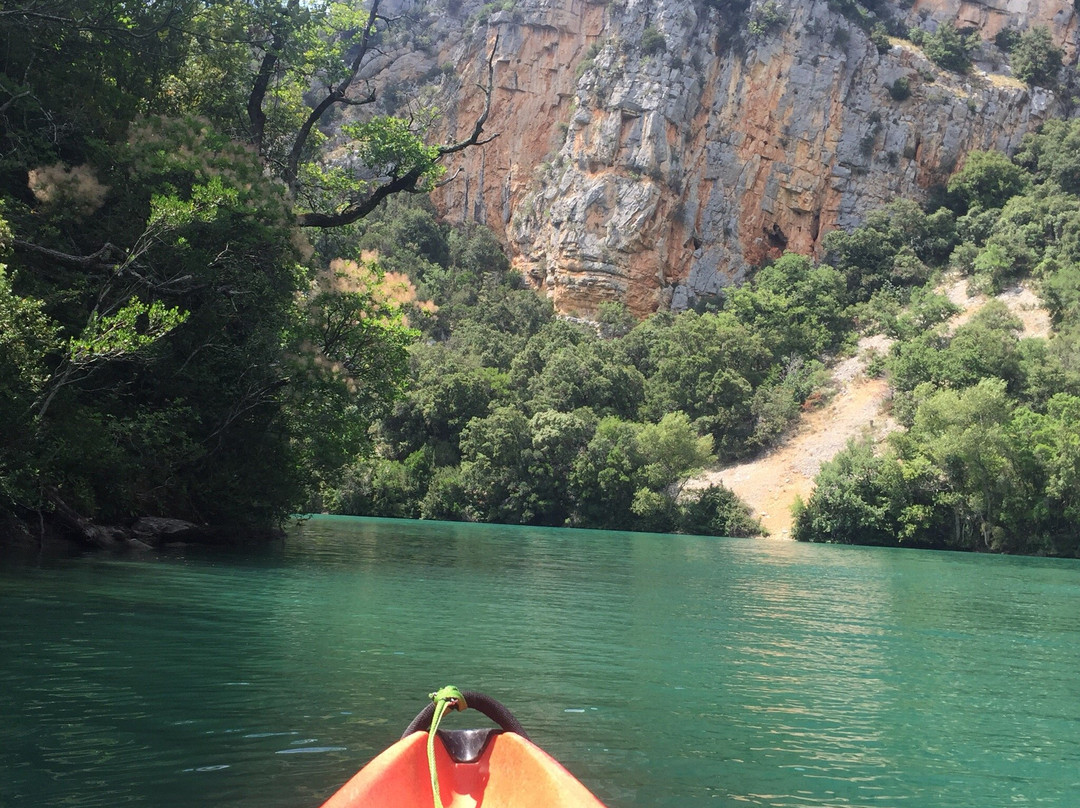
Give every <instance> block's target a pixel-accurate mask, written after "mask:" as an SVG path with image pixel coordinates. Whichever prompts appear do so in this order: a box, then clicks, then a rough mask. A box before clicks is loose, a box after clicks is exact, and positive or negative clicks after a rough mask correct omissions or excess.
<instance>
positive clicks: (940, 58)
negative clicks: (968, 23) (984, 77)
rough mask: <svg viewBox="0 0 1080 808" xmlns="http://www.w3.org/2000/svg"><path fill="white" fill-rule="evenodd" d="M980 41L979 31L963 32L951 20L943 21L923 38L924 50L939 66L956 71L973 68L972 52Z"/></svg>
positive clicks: (965, 70) (962, 71) (963, 71)
mask: <svg viewBox="0 0 1080 808" xmlns="http://www.w3.org/2000/svg"><path fill="white" fill-rule="evenodd" d="M978 43H979V35H978V33H977V32H975V33H971V32H963V31H960V30H958V29H957V28H956V26H955V25H954V24H953V23H951V22H943V23H941V24H940V25H939V26H938V27H937V30H936V31H934V32H933V33H931V34H927V35H926V36H925V38H924V39H923V50H924V51H925V52H926V55H927V56H929V57H930V59H931V61H933V62H934V63H935V64H937V65H938V66H939V67H943V68H945V69H946V70H951V71H953V72H954V73H966V72H967V71H968V70H969V69H970V68H971V52H972V51H973V50H975V48H976V46H977V45H978Z"/></svg>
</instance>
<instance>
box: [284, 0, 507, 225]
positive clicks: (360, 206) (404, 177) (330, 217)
mask: <svg viewBox="0 0 1080 808" xmlns="http://www.w3.org/2000/svg"><path fill="white" fill-rule="evenodd" d="M375 4H376V5H378V0H376V3H375ZM498 46H499V37H498V35H496V37H495V41H494V43H493V44H492V47H491V54H490V55H489V56H488V61H487V66H488V70H487V84H486V85H485V86H483V87H482V89H483V91H484V96H485V103H484V110H483V112H481V113H480V116H479V117H478V118H477V119H476V123H475V124H474V125H473V131H472V133H471V134H470V135H469V137H467V138H466V139H465V140H462V141H459V142H457V143H450V144H446V145H443V146H439V147H437V152H438V154H437V156H436V158H435V159H436V160H440V159H442V158H443V157H444V156H445V155H447V154H455V153H457V152H460V151H464V150H465V149H467V148H469V147H470V146H482V145H483V144H485V143H490V142H491V141H492V140H494V139H495V138H496V137H498V135H497V134H495V135H492V136H491V137H488V138H484V137H482V136H483V133H484V125H485V124H486V123H487V119H488V116H489V115H490V114H491V96H492V93H493V91H494V87H495V51H496V49H497V48H498ZM427 171H428V169H427V167H424V166H418V167H416V168H414V169H412V170H411V171H408V172H406V173H404V174H401V175H399V176H392V177H391V178H390V179H389V181H387V182H386V183H384V184H383V185H380V186H379V187H378V188H376V189H375V190H374V191H373V192H372V193H371V194H370V195H368V196H367V197H365V198H364V199H362V200H360V201H358V202H352V203H350V204H349V205H347V206H346V207H345V208H344V209H342V210H339V211H336V212H334V213H318V212H309V213H301V214H299V215H298V216H297V221H298V223H299V225H300V226H301V227H341V226H343V225H347V224H352V223H353V222H357V221H359V220H360V219H363V218H364V217H365V216H367V215H368V214H369V213H371V212H372V211H373V210H375V208H377V207H378V206H379V203H381V202H382V201H383V200H384V199H386V198H387V197H388V196H392V195H393V194H397V193H420V192H421V191H426V190H428V189H427V188H421V187H419V185H418V184H419V183H420V181H421V179H422V178H423V177H424V175H425V174H426V173H427Z"/></svg>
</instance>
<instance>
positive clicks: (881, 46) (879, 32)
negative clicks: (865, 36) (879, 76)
mask: <svg viewBox="0 0 1080 808" xmlns="http://www.w3.org/2000/svg"><path fill="white" fill-rule="evenodd" d="M870 41H871V42H873V43H874V47H875V48H877V52H878V53H888V52H889V49H890V48H891V47H892V43H891V42H890V41H889V29H888V28H886V27H885V23H883V22H878V23H874V27H873V28H871V29H870Z"/></svg>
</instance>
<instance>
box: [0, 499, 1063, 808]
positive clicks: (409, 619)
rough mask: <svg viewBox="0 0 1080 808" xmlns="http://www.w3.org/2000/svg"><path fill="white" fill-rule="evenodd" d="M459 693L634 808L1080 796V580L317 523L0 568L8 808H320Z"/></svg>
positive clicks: (859, 555)
mask: <svg viewBox="0 0 1080 808" xmlns="http://www.w3.org/2000/svg"><path fill="white" fill-rule="evenodd" d="M447 683H454V684H457V685H459V686H461V687H465V688H470V689H476V690H484V691H486V692H488V693H490V694H491V695H493V696H495V697H496V698H499V699H500V700H502V701H504V702H505V703H506V704H507V705H508V706H510V707H511V709H513V710H514V712H515V713H516V714H517V715H518V717H519V718H520V719H521V721H522V723H523V724H524V725H525V726H526V727H527V728H528V729H529V731H530V733H531V734H532V736H533V738H534V739H535V740H536V741H537V742H539V743H540V744H541V745H542V746H544V747H545V748H547V749H548V750H549V751H550V752H552V753H553V754H554V755H555V756H556V757H558V758H559V759H560V760H561V761H562V762H563V763H564V764H565V765H566V766H567V767H568V768H569V769H570V770H571V771H572V772H574V773H575V774H577V775H578V776H579V777H580V778H581V779H582V780H583V781H585V782H586V784H587V785H589V786H590V787H591V788H592V789H593V790H594V791H596V792H597V793H598V794H599V795H600V796H601V798H603V799H604V800H605V801H606V802H607V803H608V804H609V805H610V806H611V808H630V807H631V806H640V807H641V808H645V807H646V806H650V807H651V806H663V807H665V808H666V807H668V806H671V807H672V808H674V807H675V806H679V807H680V808H682V807H683V806H687V807H688V808H696V807H697V806H743V805H759V806H772V807H774V808H795V807H796V806H836V807H839V806H845V807H846V806H862V807H865V808H870V806H874V807H875V808H922V807H923V806H925V808H937V807H938V806H947V807H948V808H991V807H993V806H1005V805H1038V806H1051V808H1075V806H1078V805H1080V563H1077V562H1075V561H1054V560H1045V559H1017V558H1000V557H987V556H971V555H959V554H952V553H929V552H917V551H895V550H883V549H877V548H845V547H827V546H807V545H798V544H792V543H788V542H777V541H767V540H764V541H762V540H759V541H753V540H725V539H711V538H695V537H684V536H682V537H679V536H655V535H642V534H628V533H622V534H620V533H601V532H592V531H555V530H543V529H530V528H505V527H498V526H486V525H472V526H468V525H449V524H438V523H411V522H398V521H389V520H354V519H333V518H320V519H314V520H311V521H309V522H306V523H304V524H303V525H302V526H301V527H300V528H298V529H297V530H296V531H294V533H293V534H292V535H291V536H290V538H289V539H288V540H287V541H286V542H284V543H283V544H281V545H276V546H274V547H270V548H263V549H260V550H257V551H252V550H247V551H227V552H226V551H217V552H209V551H205V550H191V549H188V550H177V551H175V552H172V553H168V554H166V555H165V556H154V557H147V558H140V557H132V556H126V557H125V556H120V557H114V556H102V555H93V556H73V557H66V558H49V559H30V560H28V561H24V562H22V563H11V562H9V563H8V564H7V566H6V567H5V568H3V569H0V694H2V696H0V772H2V773H3V777H2V779H0V808H15V806H23V805H34V806H79V807H80V808H83V807H85V808H91V807H92V806H117V805H145V806H155V807H159V808H181V806H185V807H186V806H195V805H199V806H203V805H206V806H210V805H213V806H215V807H216V808H255V806H259V808H275V807H276V806H280V807H281V808H285V807H286V806H289V807H290V808H292V807H293V806H296V807H298V808H299V807H300V806H305V807H306V806H311V808H316V807H317V806H318V805H319V804H320V802H321V801H322V800H323V799H324V798H325V797H326V796H328V795H329V794H330V793H331V792H332V791H333V790H334V789H335V788H336V787H337V785H339V784H340V783H341V782H342V781H343V780H344V779H346V778H347V777H348V776H349V775H350V774H351V773H352V772H353V771H354V770H355V769H356V768H358V767H359V766H360V765H362V764H363V762H365V761H366V760H367V759H368V758H370V757H371V756H372V755H373V754H375V753H376V752H377V751H379V750H380V749H382V748H384V747H385V746H387V745H388V744H389V743H390V742H392V741H393V740H394V739H395V738H396V737H397V735H398V734H399V733H400V731H401V729H402V728H403V727H404V726H405V724H406V723H408V721H409V720H410V719H411V718H412V716H413V715H414V714H415V712H417V711H418V710H419V709H420V708H421V707H422V706H423V699H424V694H426V693H428V692H429V691H431V690H432V689H434V688H436V687H438V686H440V685H442V684H447ZM466 715H467V716H469V715H472V716H475V714H466ZM477 720H481V721H482V719H478V717H473V718H472V721H471V722H472V723H476V721H477ZM454 721H455V723H456V724H457V725H459V726H461V725H465V724H468V723H470V721H462V720H461V717H458V716H455V717H454Z"/></svg>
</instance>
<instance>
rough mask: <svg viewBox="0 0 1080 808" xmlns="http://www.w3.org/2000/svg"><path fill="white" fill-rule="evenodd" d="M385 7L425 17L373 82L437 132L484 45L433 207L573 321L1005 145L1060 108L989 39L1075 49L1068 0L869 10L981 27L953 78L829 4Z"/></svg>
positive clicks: (658, 1) (528, 0) (845, 214)
mask: <svg viewBox="0 0 1080 808" xmlns="http://www.w3.org/2000/svg"><path fill="white" fill-rule="evenodd" d="M400 2H401V4H402V7H403V8H405V9H407V10H410V11H412V12H413V13H415V14H416V15H417V19H424V20H426V22H425V23H424V25H422V26H419V27H418V28H417V29H416V30H415V31H414V32H413V36H414V38H415V37H417V36H423V37H426V39H425V48H426V52H419V51H417V49H416V48H415V47H408V46H406V45H405V44H402V46H401V47H400V48H399V49H398V50H397V51H394V50H393V49H388V51H387V55H386V57H385V58H384V59H383V60H382V62H381V63H380V64H379V65H377V67H378V68H379V69H381V70H382V72H381V73H378V75H377V76H376V78H377V79H378V80H382V81H391V80H393V81H396V82H408V81H413V82H414V83H420V84H422V83H423V82H422V81H421V80H426V81H427V85H428V89H427V90H426V91H424V92H427V93H428V94H429V96H430V99H431V100H432V102H433V103H435V104H436V105H437V106H439V107H441V108H442V109H444V110H445V111H447V113H448V114H447V116H446V117H445V118H444V124H445V126H446V127H447V129H446V132H445V133H444V134H445V135H446V137H453V136H454V135H455V134H460V133H463V132H465V131H468V129H471V126H472V122H473V120H474V119H475V117H476V115H477V113H478V111H479V109H480V108H481V105H482V102H483V97H482V94H481V93H479V92H478V91H477V90H476V86H475V85H476V83H477V81H478V80H479V78H478V77H479V76H481V75H482V71H483V69H484V68H485V65H486V58H487V53H488V49H490V48H492V47H494V51H495V82H496V88H495V95H494V99H493V108H492V115H491V118H490V121H489V123H488V127H487V129H488V131H490V132H497V133H499V137H498V138H497V139H496V140H494V141H492V142H491V143H489V144H487V145H486V146H484V147H483V148H482V149H475V150H471V151H468V152H466V153H464V154H463V155H462V156H461V157H460V159H459V160H458V161H457V163H456V164H455V165H454V166H453V169H454V170H455V171H460V174H459V175H458V176H457V178H456V179H455V180H454V181H452V182H450V183H448V184H446V185H445V186H444V187H443V188H442V189H440V190H439V191H438V192H437V193H436V201H437V204H438V205H439V206H440V207H441V208H442V209H443V211H444V212H446V213H447V215H449V216H451V217H452V218H473V219H477V220H480V221H483V222H486V223H487V224H488V225H490V226H491V227H493V228H494V229H495V230H496V231H497V232H499V233H500V234H501V235H502V236H503V237H504V239H505V241H506V243H507V245H508V248H509V250H510V252H511V255H512V258H513V261H514V264H515V265H516V266H517V267H518V268H520V270H521V271H522V272H523V273H525V274H526V275H527V276H528V277H529V278H531V279H532V281H533V282H534V283H535V284H536V285H537V286H538V287H540V288H542V289H544V290H546V291H547V292H548V293H549V294H550V295H551V296H552V297H553V298H554V300H555V302H556V305H557V307H558V309H559V310H560V311H563V312H565V313H569V314H580V315H585V316H588V315H589V314H591V313H592V312H594V311H595V308H596V306H597V305H598V304H599V303H601V302H603V301H605V300H622V301H625V302H626V303H627V304H628V305H629V306H630V307H631V308H632V309H633V310H634V311H636V312H638V313H642V314H643V313H646V312H649V311H652V310H655V309H657V308H661V307H668V306H674V307H676V308H679V307H684V306H687V305H690V304H691V303H692V302H693V301H694V300H695V299H699V298H702V297H708V296H710V295H715V294H717V293H718V292H719V291H720V290H721V289H722V288H723V287H724V286H726V285H729V284H731V283H733V282H737V281H738V280H740V279H741V278H742V277H744V275H745V273H746V272H747V270H748V269H749V268H751V267H753V266H755V265H757V264H759V263H760V262H761V261H763V260H765V259H767V258H768V257H770V256H775V255H777V254H779V253H780V252H781V251H782V250H784V249H788V250H796V251H799V252H804V253H812V252H814V251H815V250H817V249H819V247H820V244H821V239H822V236H823V235H824V234H825V233H827V232H828V231H829V230H830V229H833V228H836V227H848V226H851V225H854V224H856V223H858V222H859V221H860V219H861V218H862V217H863V216H864V215H865V213H867V212H868V211H870V210H872V209H873V208H875V207H878V206H880V205H882V204H884V203H887V202H889V201H890V200H892V199H895V198H897V197H900V196H905V197H916V198H918V197H920V196H925V195H926V193H927V192H928V190H929V189H931V188H932V187H933V186H934V185H935V184H939V183H941V182H943V181H944V180H946V179H947V177H948V176H949V174H950V173H951V171H952V170H953V169H954V168H955V167H956V166H957V165H958V164H959V163H960V162H961V161H962V160H963V157H964V155H965V154H966V153H967V152H968V151H970V150H972V149H987V148H997V149H1004V150H1011V149H1013V148H1015V146H1016V145H1017V144H1018V143H1019V141H1020V139H1021V138H1022V137H1023V135H1024V134H1025V133H1026V132H1028V131H1030V130H1031V129H1033V128H1034V127H1036V126H1037V125H1038V124H1039V123H1041V122H1042V121H1043V120H1045V119H1046V118H1047V117H1048V116H1052V115H1060V114H1065V113H1066V111H1067V110H1066V108H1065V102H1064V101H1063V100H1062V99H1061V98H1059V97H1057V96H1056V95H1055V94H1054V93H1052V92H1050V91H1047V90H1043V89H1038V88H1034V89H1033V88H1030V87H1027V86H1026V85H1024V84H1022V83H1021V82H1019V81H1017V80H1015V79H1013V78H1011V77H1010V76H1009V73H1008V64H1007V57H1006V56H1005V55H1004V54H1002V53H1001V52H1000V51H999V50H998V49H997V48H996V47H994V46H993V44H992V43H991V41H990V40H991V39H992V37H993V35H994V34H996V33H997V32H998V31H1000V30H1002V29H1003V28H1006V27H1013V28H1021V29H1022V28H1025V27H1029V26H1032V25H1045V26H1047V27H1049V28H1050V29H1051V31H1052V33H1053V36H1054V38H1055V41H1056V42H1057V43H1058V44H1059V45H1061V46H1062V47H1063V49H1064V51H1065V53H1066V61H1067V62H1069V64H1075V62H1076V54H1077V41H1078V40H1077V36H1078V35H1077V12H1076V10H1075V9H1074V7H1073V4H1072V2H1071V0H1035V1H1034V2H1020V0H915V2H914V4H913V5H912V4H911V3H910V2H909V3H904V4H898V5H895V6H890V5H889V4H887V3H881V2H879V3H878V4H877V14H878V15H879V16H880V18H881V19H886V20H888V21H889V24H890V25H891V27H892V29H893V30H894V31H897V32H899V31H905V30H907V28H908V26H918V27H921V28H923V29H924V30H933V29H934V28H935V27H936V25H938V24H940V23H941V22H945V21H950V22H954V23H956V24H957V25H958V26H961V27H963V26H967V27H973V28H977V29H979V30H980V32H981V33H982V35H983V37H984V45H983V47H982V48H981V49H980V50H979V51H978V52H977V53H976V69H975V70H973V71H972V72H971V73H970V74H969V75H965V76H960V75H957V74H954V73H949V72H947V71H943V70H941V69H939V68H937V67H936V66H935V65H934V64H933V63H931V62H930V61H929V60H928V59H927V58H926V57H925V56H924V55H923V53H922V52H921V50H920V49H919V48H918V47H916V46H915V45H913V44H911V42H909V41H906V40H904V39H897V38H893V39H891V40H890V42H891V47H889V48H888V49H887V51H886V52H884V53H881V52H880V49H879V48H878V47H876V46H875V44H873V43H872V42H871V40H870V38H869V36H868V34H867V33H866V29H867V28H868V27H869V26H868V25H867V24H866V23H865V20H866V10H865V9H864V8H862V7H861V6H857V5H856V4H855V3H853V2H844V1H843V0H828V1H827V0H789V1H788V2H777V1H776V0H753V2H747V0H608V2H602V1H601V2H598V1H596V0H594V1H593V2H589V1H588V0H516V2H515V1H514V0H507V2H504V3H502V4H501V5H500V4H488V5H483V6H481V5H480V4H479V3H476V2H469V1H468V0H450V1H449V2H448V3H446V4H445V5H444V4H440V6H442V13H441V14H439V15H432V14H431V13H430V8H428V9H427V11H426V12H425V7H424V5H423V3H421V2H420V0H411V2H410V0H400ZM429 5H430V4H429ZM834 9H838V10H834ZM845 10H846V12H847V16H845V14H844V13H841V12H843V11H845ZM424 13H426V14H427V16H426V17H425V16H424ZM859 15H862V16H863V18H864V19H863V24H862V25H860V24H858V23H859V21H858V19H856V18H857V17H858V16H859ZM871 18H873V17H871ZM418 54H419V55H418ZM442 65H450V66H456V68H457V75H459V76H461V78H460V79H455V78H454V74H453V71H451V70H448V69H447V70H440V67H441V66H442ZM898 79H904V80H906V81H907V84H908V87H909V90H910V95H909V96H908V97H907V98H904V99H903V100H896V98H900V97H902V95H903V93H892V92H890V89H891V88H892V87H893V85H894V83H895V82H896V81H897V80H898ZM411 92H415V93H416V94H417V97H420V96H422V95H423V92H420V91H411ZM894 96H896V98H894Z"/></svg>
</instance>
